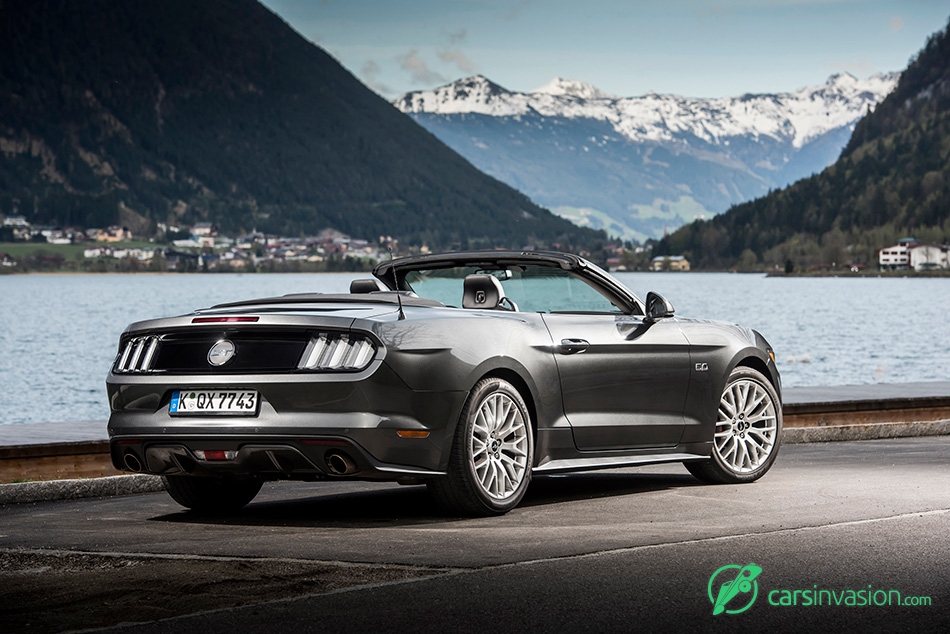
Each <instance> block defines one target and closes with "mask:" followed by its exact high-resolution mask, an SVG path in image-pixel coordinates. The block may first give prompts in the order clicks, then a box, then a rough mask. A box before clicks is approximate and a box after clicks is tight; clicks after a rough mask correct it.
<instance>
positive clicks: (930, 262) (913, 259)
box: [907, 244, 950, 271]
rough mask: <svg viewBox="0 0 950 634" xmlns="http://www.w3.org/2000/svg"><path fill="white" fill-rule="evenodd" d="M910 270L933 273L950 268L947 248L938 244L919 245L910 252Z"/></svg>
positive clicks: (909, 250) (911, 248) (910, 249)
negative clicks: (935, 270)
mask: <svg viewBox="0 0 950 634" xmlns="http://www.w3.org/2000/svg"><path fill="white" fill-rule="evenodd" d="M907 251H908V254H909V260H910V261H909V264H910V268H912V269H914V270H915V271H933V270H934V269H947V268H950V262H948V258H947V247H945V246H938V245H936V244H918V245H916V246H913V247H910V248H909V249H908V250H907Z"/></svg>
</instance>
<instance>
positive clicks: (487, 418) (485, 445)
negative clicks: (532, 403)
mask: <svg viewBox="0 0 950 634" xmlns="http://www.w3.org/2000/svg"><path fill="white" fill-rule="evenodd" d="M471 439H472V440H471V442H472V446H471V449H470V451H471V460H472V468H473V469H475V478H476V481H477V482H478V484H479V486H480V487H481V489H482V492H484V493H485V494H486V495H488V496H489V497H491V498H494V499H496V500H506V499H508V498H510V497H511V496H512V495H514V494H515V493H517V492H518V490H519V487H520V485H521V481H522V480H524V477H525V473H527V471H528V426H527V423H525V415H524V414H523V413H522V411H521V409H520V408H519V407H518V404H517V403H515V401H514V399H513V398H511V397H510V396H509V395H508V394H505V393H504V392H494V393H492V394H490V395H488V396H487V397H485V398H484V400H482V402H481V404H480V405H479V407H478V410H477V412H476V413H475V421H474V423H473V425H472V436H471Z"/></svg>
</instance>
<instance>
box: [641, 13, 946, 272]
mask: <svg viewBox="0 0 950 634" xmlns="http://www.w3.org/2000/svg"><path fill="white" fill-rule="evenodd" d="M907 235H913V236H914V237H916V238H918V239H920V240H923V241H927V242H934V243H945V242H946V241H947V240H948V239H950V25H948V27H947V28H946V29H945V30H943V31H942V32H939V33H937V34H935V35H933V36H932V37H931V38H930V39H929V40H928V42H927V44H926V46H925V47H924V48H923V50H921V51H920V53H919V54H918V55H917V56H916V58H915V59H913V60H912V61H911V63H910V65H909V66H908V68H907V70H906V71H904V72H903V74H902V75H901V79H900V82H899V83H898V85H897V88H896V89H895V90H894V92H893V93H891V94H890V95H889V96H888V97H887V98H886V99H885V100H884V101H883V102H882V103H881V104H880V105H879V106H878V108H877V109H875V110H874V111H873V112H871V113H869V114H868V115H867V116H866V117H864V118H863V119H862V120H861V121H860V122H858V124H857V125H856V127H855V130H854V133H853V135H852V137H851V140H850V142H849V143H848V145H847V146H846V148H845V149H844V151H843V152H842V154H841V157H840V158H839V159H838V161H837V162H836V163H835V164H834V165H832V166H831V167H829V168H828V169H826V170H824V171H823V172H822V173H820V174H817V175H815V176H813V177H811V178H806V179H803V180H801V181H798V182H797V183H795V184H793V185H791V186H790V187H787V188H785V189H782V190H779V191H774V192H771V193H770V194H769V195H767V196H765V197H763V198H759V199H757V200H754V201H752V202H749V203H745V204H742V205H737V206H735V207H733V208H732V209H730V210H729V211H728V212H726V213H725V214H722V215H720V216H718V217H716V218H714V219H712V220H709V221H705V222H696V223H694V224H692V225H689V226H686V227H683V228H682V229H680V230H679V231H677V232H676V233H674V234H672V235H670V236H669V237H668V238H666V239H664V240H663V241H661V242H660V244H659V245H658V248H657V253H658V254H661V255H662V254H671V253H683V254H685V255H687V257H688V258H689V259H690V261H691V262H692V263H693V265H694V266H699V267H705V268H723V267H732V266H738V267H739V268H755V267H761V266H772V265H779V266H781V265H783V264H785V263H786V262H787V263H789V264H790V265H795V266H807V265H815V264H821V263H824V264H832V263H836V264H839V265H840V264H841V263H843V262H850V261H854V262H857V263H871V264H874V263H876V259H875V258H876V250H877V249H878V248H880V247H883V246H887V245H889V244H893V243H894V242H895V241H896V240H897V239H899V238H901V237H903V236H907Z"/></svg>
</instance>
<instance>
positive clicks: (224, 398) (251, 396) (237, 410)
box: [168, 390, 260, 416]
mask: <svg viewBox="0 0 950 634" xmlns="http://www.w3.org/2000/svg"><path fill="white" fill-rule="evenodd" d="M259 400H260V396H259V395H258V393H257V392H255V391H253V390H175V391H174V392H172V400H171V403H169V404H168V413H169V414H178V415H183V414H231V415H236V416H255V415H256V414H257V404H258V401H259Z"/></svg>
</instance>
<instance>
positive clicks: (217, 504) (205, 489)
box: [162, 475, 264, 513]
mask: <svg viewBox="0 0 950 634" xmlns="http://www.w3.org/2000/svg"><path fill="white" fill-rule="evenodd" d="M162 482H163V483H164V484H165V490H166V491H168V495H170V496H172V499H173V500H175V501H176V502H178V503H179V504H181V505H182V506H184V507H186V508H189V509H191V510H193V511H198V512H201V513H221V512H225V511H236V510H237V509H239V508H242V507H244V506H246V505H247V504H248V503H249V502H250V501H251V500H253V499H254V496H256V495H257V494H258V493H259V492H260V490H261V487H262V486H263V485H264V481H263V480H227V479H224V478H209V477H200V476H181V475H170V476H162Z"/></svg>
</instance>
